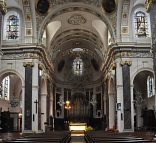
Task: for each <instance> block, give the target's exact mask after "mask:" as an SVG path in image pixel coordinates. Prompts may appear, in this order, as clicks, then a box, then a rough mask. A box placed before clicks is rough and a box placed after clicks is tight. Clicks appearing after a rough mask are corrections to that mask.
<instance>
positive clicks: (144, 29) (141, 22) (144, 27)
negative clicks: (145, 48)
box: [135, 11, 149, 38]
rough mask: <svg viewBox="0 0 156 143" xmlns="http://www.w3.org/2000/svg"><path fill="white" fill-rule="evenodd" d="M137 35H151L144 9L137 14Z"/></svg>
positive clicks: (139, 36)
mask: <svg viewBox="0 0 156 143" xmlns="http://www.w3.org/2000/svg"><path fill="white" fill-rule="evenodd" d="M135 36H136V37H138V38H141V37H142V38H143V37H144V38H146V37H149V28H148V20H147V16H146V15H145V13H144V12H142V11H138V12H136V14H135Z"/></svg>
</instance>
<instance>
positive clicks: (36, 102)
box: [34, 100, 38, 114]
mask: <svg viewBox="0 0 156 143" xmlns="http://www.w3.org/2000/svg"><path fill="white" fill-rule="evenodd" d="M34 103H35V104H36V114H37V104H38V101H37V100H36V101H34Z"/></svg>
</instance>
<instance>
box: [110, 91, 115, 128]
mask: <svg viewBox="0 0 156 143" xmlns="http://www.w3.org/2000/svg"><path fill="white" fill-rule="evenodd" d="M108 96H109V128H110V129H112V128H114V126H115V101H114V94H113V93H109V95H108Z"/></svg>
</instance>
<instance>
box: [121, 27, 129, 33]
mask: <svg viewBox="0 0 156 143" xmlns="http://www.w3.org/2000/svg"><path fill="white" fill-rule="evenodd" d="M121 32H122V34H127V33H128V26H122V29H121Z"/></svg>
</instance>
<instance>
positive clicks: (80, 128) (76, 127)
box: [69, 123, 87, 131]
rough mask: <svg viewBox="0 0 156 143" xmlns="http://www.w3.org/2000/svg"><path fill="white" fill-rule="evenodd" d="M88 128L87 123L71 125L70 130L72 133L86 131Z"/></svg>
mask: <svg viewBox="0 0 156 143" xmlns="http://www.w3.org/2000/svg"><path fill="white" fill-rule="evenodd" d="M86 128H87V124H86V123H70V124H69V130H70V131H85V130H86Z"/></svg>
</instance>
